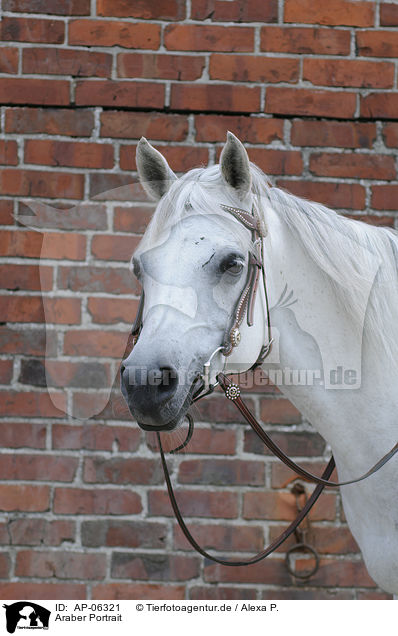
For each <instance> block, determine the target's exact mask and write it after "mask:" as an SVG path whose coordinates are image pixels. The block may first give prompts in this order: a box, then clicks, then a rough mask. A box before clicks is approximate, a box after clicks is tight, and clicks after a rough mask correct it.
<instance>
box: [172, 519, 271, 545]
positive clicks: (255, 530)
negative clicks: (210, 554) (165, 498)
mask: <svg viewBox="0 0 398 636" xmlns="http://www.w3.org/2000/svg"><path fill="white" fill-rule="evenodd" d="M190 530H191V532H192V535H193V536H194V537H195V540H196V541H197V542H198V543H199V544H200V545H201V546H202V547H203V548H204V549H205V550H207V549H213V550H223V551H224V550H228V551H231V552H254V551H256V552H258V551H260V550H261V549H262V548H263V547H264V533H263V529H262V528H261V527H259V526H243V525H241V526H232V527H231V526H230V527H227V526H226V525H225V526H222V525H218V524H217V525H215V524H203V523H201V524H190ZM174 547H175V548H176V549H177V550H192V549H193V548H192V546H191V544H190V543H188V541H187V539H186V538H185V536H184V534H183V533H182V531H181V530H180V528H179V526H177V525H175V527H174Z"/></svg>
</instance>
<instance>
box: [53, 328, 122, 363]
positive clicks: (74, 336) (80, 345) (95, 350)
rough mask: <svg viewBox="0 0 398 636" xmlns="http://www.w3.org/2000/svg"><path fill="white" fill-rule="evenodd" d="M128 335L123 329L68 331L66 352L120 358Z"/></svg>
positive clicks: (68, 353)
mask: <svg viewBox="0 0 398 636" xmlns="http://www.w3.org/2000/svg"><path fill="white" fill-rule="evenodd" d="M127 336H128V334H126V333H124V332H121V331H101V330H96V331H87V330H75V331H68V332H67V333H66V334H65V339H64V353H65V354H66V355H77V356H81V355H83V356H101V357H102V356H104V357H107V358H118V359H120V358H121V356H122V355H123V351H124V350H125V347H126V344H127Z"/></svg>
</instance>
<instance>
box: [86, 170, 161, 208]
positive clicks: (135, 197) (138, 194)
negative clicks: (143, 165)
mask: <svg viewBox="0 0 398 636" xmlns="http://www.w3.org/2000/svg"><path fill="white" fill-rule="evenodd" d="M109 190H112V192H111V193H110V192H109ZM110 195H111V196H110ZM90 197H96V199H97V200H105V201H108V200H109V198H111V199H113V200H116V201H128V202H129V203H132V202H141V201H145V202H146V203H148V196H147V194H146V193H145V192H144V190H143V188H142V186H141V184H140V183H139V182H138V180H137V179H135V180H134V178H132V177H131V174H126V173H123V172H93V173H92V174H91V175H90Z"/></svg>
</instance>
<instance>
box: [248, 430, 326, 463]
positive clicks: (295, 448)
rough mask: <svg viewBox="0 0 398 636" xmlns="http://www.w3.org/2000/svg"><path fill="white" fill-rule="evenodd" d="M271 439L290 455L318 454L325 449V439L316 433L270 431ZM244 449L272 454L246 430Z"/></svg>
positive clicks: (249, 451) (252, 433) (256, 452)
mask: <svg viewBox="0 0 398 636" xmlns="http://www.w3.org/2000/svg"><path fill="white" fill-rule="evenodd" d="M272 439H273V440H274V442H275V443H276V444H278V446H279V447H280V448H282V450H283V451H284V453H286V454H287V455H291V456H292V457H308V456H319V455H322V453H323V452H324V450H325V444H326V442H325V440H323V439H322V437H321V436H320V435H318V433H296V432H294V431H289V432H288V433H287V432H284V433H276V432H272ZM244 450H245V451H246V452H248V453H255V454H257V455H272V452H271V451H270V450H269V449H268V448H267V447H266V446H265V444H263V442H262V441H261V440H260V439H259V438H258V437H257V435H256V434H255V433H254V432H253V431H251V430H250V431H246V432H245V437H244Z"/></svg>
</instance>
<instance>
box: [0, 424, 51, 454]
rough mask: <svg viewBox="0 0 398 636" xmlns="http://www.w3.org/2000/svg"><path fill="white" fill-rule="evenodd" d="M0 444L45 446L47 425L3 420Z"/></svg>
mask: <svg viewBox="0 0 398 636" xmlns="http://www.w3.org/2000/svg"><path fill="white" fill-rule="evenodd" d="M0 444H1V446H2V447H3V448H24V447H26V448H45V447H46V425H45V424H31V423H29V422H2V423H1V424H0Z"/></svg>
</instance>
